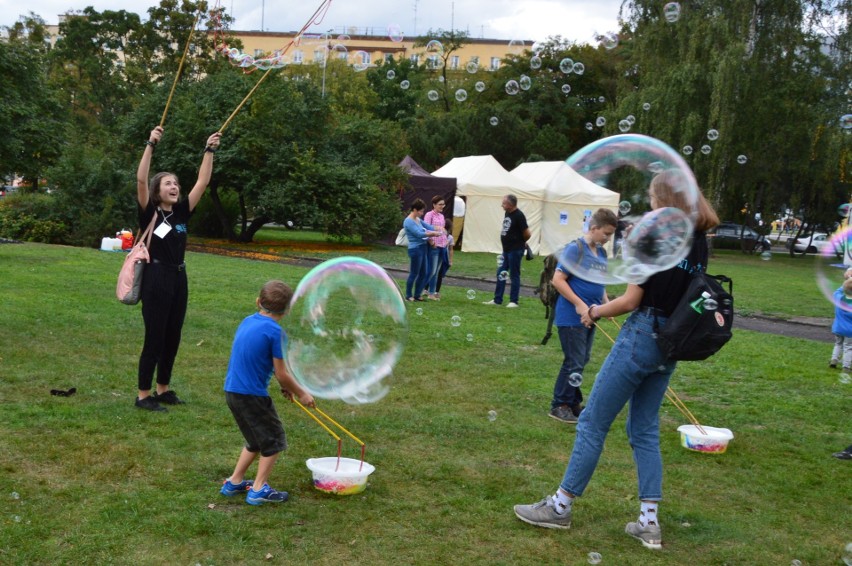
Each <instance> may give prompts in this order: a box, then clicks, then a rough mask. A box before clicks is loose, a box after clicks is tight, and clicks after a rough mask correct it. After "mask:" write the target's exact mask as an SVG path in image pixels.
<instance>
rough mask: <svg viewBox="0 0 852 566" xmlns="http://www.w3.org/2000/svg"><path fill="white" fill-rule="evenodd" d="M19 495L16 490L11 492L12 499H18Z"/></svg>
mask: <svg viewBox="0 0 852 566" xmlns="http://www.w3.org/2000/svg"><path fill="white" fill-rule="evenodd" d="M20 498H21V495H20V494H19V493H18V492H17V491H13V492H12V499H20Z"/></svg>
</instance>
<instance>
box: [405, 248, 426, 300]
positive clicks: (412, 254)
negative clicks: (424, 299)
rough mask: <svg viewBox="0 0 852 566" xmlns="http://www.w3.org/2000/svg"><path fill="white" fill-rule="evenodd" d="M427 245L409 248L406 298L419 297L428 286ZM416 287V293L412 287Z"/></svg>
mask: <svg viewBox="0 0 852 566" xmlns="http://www.w3.org/2000/svg"><path fill="white" fill-rule="evenodd" d="M426 247H427V246H425V245H421V246H417V247H415V248H408V260H409V261H408V279H407V280H406V281H405V298H406V299H410V298H412V297H414V298H415V299H419V298H420V295H422V294H423V287H425V286H426V262H427V257H426ZM412 287H413V288H414V294H413V295H412V294H411V289H412Z"/></svg>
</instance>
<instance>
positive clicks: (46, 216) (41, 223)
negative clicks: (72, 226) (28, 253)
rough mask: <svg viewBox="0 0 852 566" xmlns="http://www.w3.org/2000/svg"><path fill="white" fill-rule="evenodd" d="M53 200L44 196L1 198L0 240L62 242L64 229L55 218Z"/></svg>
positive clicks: (65, 233)
mask: <svg viewBox="0 0 852 566" xmlns="http://www.w3.org/2000/svg"><path fill="white" fill-rule="evenodd" d="M54 203H55V198H53V197H52V196H50V195H44V194H21V195H15V196H7V197H4V198H3V199H0V238H6V239H10V240H22V241H25V242H41V243H44V244H59V243H64V242H65V240H66V236H67V233H68V228H67V226H66V225H65V224H64V223H63V222H62V221H61V220H60V219H59V218H58V217H57V216H56V214H55V208H54V206H53V205H54Z"/></svg>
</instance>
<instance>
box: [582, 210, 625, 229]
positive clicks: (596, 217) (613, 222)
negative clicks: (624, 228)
mask: <svg viewBox="0 0 852 566" xmlns="http://www.w3.org/2000/svg"><path fill="white" fill-rule="evenodd" d="M595 226H598V227H601V226H612V227H613V228H618V217H617V216H616V215H615V213H614V212H613V211H611V210H610V209H608V208H599V209H598V210H597V212H595V213H594V214H592V218H591V220H590V221H589V228H592V227H595Z"/></svg>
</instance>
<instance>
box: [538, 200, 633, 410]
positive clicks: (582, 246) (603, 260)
mask: <svg viewBox="0 0 852 566" xmlns="http://www.w3.org/2000/svg"><path fill="white" fill-rule="evenodd" d="M617 225H618V218H617V217H616V216H615V213H614V212H612V211H611V210H608V209H606V208H600V209H598V210H597V212H595V213H594V214H593V215H592V218H591V220H590V222H589V231H588V232H587V233H586V234H585V235H584V236H583V237H582V238H577V240H575V241H573V242H571V243H570V244H568V245H567V246H565V249H564V250H563V252H562V256H561V260H560V264H559V265H558V266H557V267H556V271H555V272H554V274H553V281H552V282H553V287H554V288H555V289H556V291H557V292H558V297H557V300H556V307H555V311H556V314H555V318H554V322H555V324H556V328H557V332H558V333H559V341H560V342H561V344H562V353H563V355H564V359H563V361H562V366H561V367H560V368H559V374H558V375H557V376H556V384H555V385H554V387H553V400H552V401H551V404H550V413H549V415H550V416H551V417H552V418H554V419H556V420H558V421H562V422H565V423H572V424H573V423H576V422H577V417H579V416H580V411H582V410H583V406H582V405H581V403H582V401H583V394H582V392H581V391H580V384H581V383H582V381H583V370H584V369H585V367H586V364H587V363H588V362H589V358H590V357H591V354H592V343H593V341H594V337H595V327H594V326H592V327H591V328H586V327H585V326H584V325H583V323H582V322H580V317H581V316H582V315H583V313H585V312H587V311H588V310H589V307H591V306H592V305H600V304H603V303H605V302H606V301H607V296H606V289H605V287H604V285H602V284H600V283H594V282H592V281H587V280H585V279H582V278H580V277H577V276H576V275H574V274H573V273H570V271H569V270H568V269H567V268H566V267H565V265H568V266H573V265H576V266H577V268H578V269H577V270H578V271H581V272H583V273H588V272H590V271H602V272H606V269H607V255H606V251H605V250H604V249H603V246H604V245H605V244H606V243H607V242H608V241H609V239H610V238H611V237H612V235H613V233H615V229H616V227H617Z"/></svg>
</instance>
